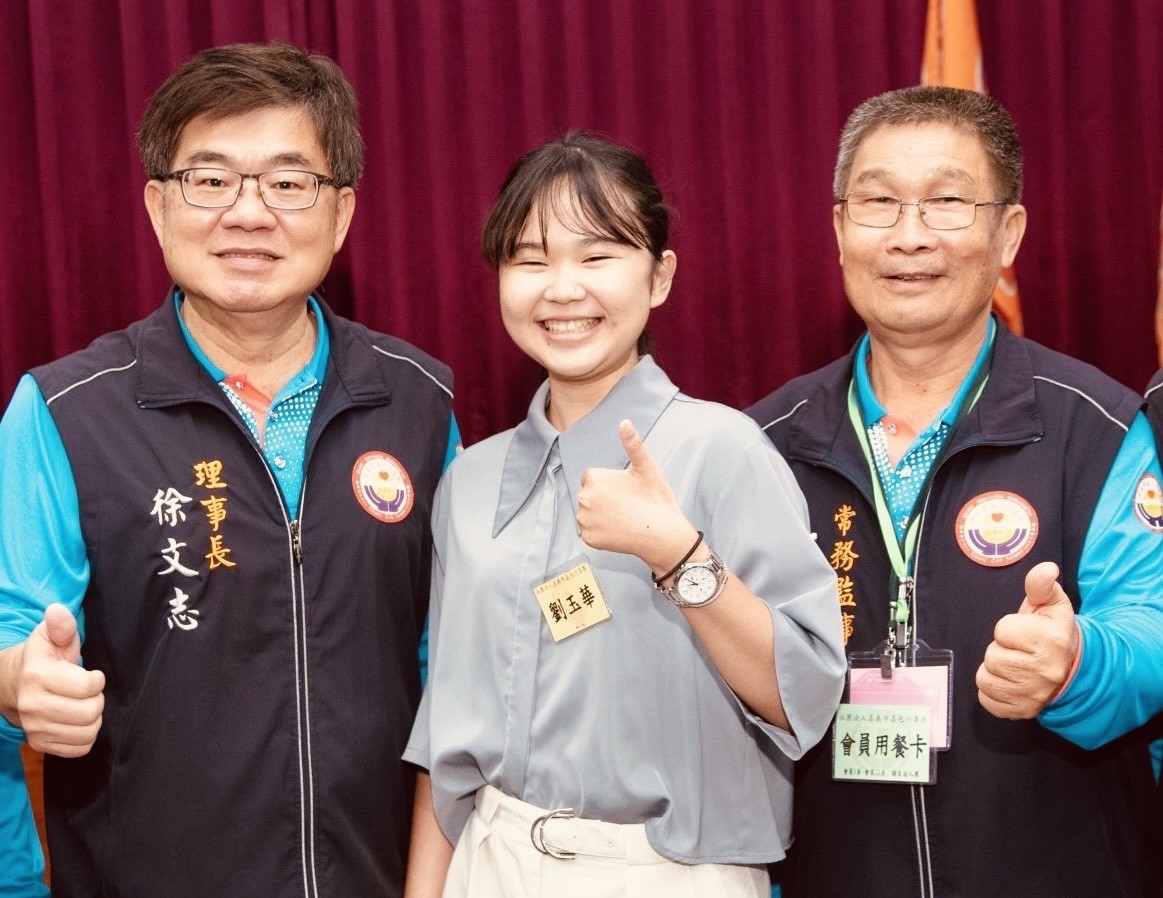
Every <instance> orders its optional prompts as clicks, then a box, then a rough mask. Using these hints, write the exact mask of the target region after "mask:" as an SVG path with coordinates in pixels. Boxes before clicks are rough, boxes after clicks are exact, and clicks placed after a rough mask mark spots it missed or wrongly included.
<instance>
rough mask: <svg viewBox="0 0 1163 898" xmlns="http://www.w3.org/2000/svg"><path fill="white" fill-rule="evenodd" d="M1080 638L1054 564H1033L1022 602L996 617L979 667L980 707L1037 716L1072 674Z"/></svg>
mask: <svg viewBox="0 0 1163 898" xmlns="http://www.w3.org/2000/svg"><path fill="white" fill-rule="evenodd" d="M1081 638H1082V637H1081V634H1080V633H1079V630H1078V624H1077V622H1076V621H1075V620H1074V607H1073V606H1072V605H1071V604H1070V598H1069V597H1068V596H1067V595H1066V593H1065V592H1064V591H1063V589H1062V587H1061V586H1060V585H1059V584H1058V566H1057V565H1056V564H1054V563H1053V562H1052V561H1044V562H1042V563H1041V564H1036V565H1034V567H1033V568H1031V569H1030V572H1029V573H1028V574H1026V597H1025V599H1024V600H1023V601H1022V605H1021V607H1020V608H1019V609H1018V611H1017V614H1007V615H1006V616H1005V617H1003V618H1002V619H1001V620H999V621H998V622H997V626H996V627H994V630H993V642H992V643H990V645H989V647H988V648H986V650H985V660H984V661H983V662H982V664H981V667H979V668H978V669H977V690H978V691H977V697H978V700H979V701H980V702H981V706H982V707H983V708H985V710H987V711H988V712H989V713H990V714H993V715H994V716H995V717H1004V718H1009V719H1012V720H1023V719H1027V718H1031V717H1034V716H1036V715H1037V714H1038V712H1039V711H1041V710H1042V708H1044V707H1045V706H1046V705H1047V704H1049V702H1050V701H1051V700H1052V699H1054V698H1056V697H1057V695H1058V693H1059V692H1060V691H1061V690H1062V687H1063V686H1064V685H1065V684H1066V682H1067V680H1068V679H1069V677H1070V676H1071V675H1072V673H1073V669H1074V663H1075V658H1076V656H1077V655H1078V652H1079V651H1080V643H1081Z"/></svg>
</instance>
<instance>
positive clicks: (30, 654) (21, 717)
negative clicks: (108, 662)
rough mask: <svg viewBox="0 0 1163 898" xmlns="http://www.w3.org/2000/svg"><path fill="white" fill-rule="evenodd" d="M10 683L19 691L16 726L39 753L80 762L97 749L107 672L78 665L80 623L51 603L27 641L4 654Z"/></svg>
mask: <svg viewBox="0 0 1163 898" xmlns="http://www.w3.org/2000/svg"><path fill="white" fill-rule="evenodd" d="M10 652H11V653H13V654H11V655H10V656H9V657H7V658H6V659H5V662H6V663H5V665H4V671H3V676H4V677H5V678H6V679H8V680H10V681H11V682H10V683H8V684H5V685H6V686H10V687H11V688H14V690H15V709H14V710H15V714H10V715H8V716H10V717H12V722H13V723H15V724H16V725H17V726H19V727H21V728H22V729H23V730H24V733H25V737H26V738H27V739H28V744H29V745H31V746H32V747H33V748H35V749H37V750H38V751H43V752H47V753H49V754H54V755H59V756H61V757H64V758H75V757H79V756H81V755H83V754H86V753H87V752H88V751H89V749H91V748H92V747H93V742H94V740H96V738H97V732H98V731H99V730H100V729H101V715H102V712H103V711H104V709H105V696H104V689H105V674H103V673H102V672H101V671H98V670H85V669H84V668H83V667H80V666H79V665H78V661H79V660H80V657H81V640H80V635H79V634H78V632H77V620H76V618H75V617H73V614H72V612H70V611H69V609H67V608H66V607H65V606H64V605H59V604H54V605H49V606H48V608H46V609H45V612H44V620H43V621H41V622H40V623H39V624H37V626H36V629H34V630H33V631H32V633H31V634H30V635H29V637H28V639H26V640H25V641H24V642H23V643H21V644H20V645H17V646H13V647H12V648H10V649H7V650H5V654H6V655H7V654H8V653H10Z"/></svg>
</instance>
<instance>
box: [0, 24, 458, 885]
mask: <svg viewBox="0 0 1163 898" xmlns="http://www.w3.org/2000/svg"><path fill="white" fill-rule="evenodd" d="M139 148H140V151H141V156H142V159H143V161H144V163H145V167H146V173H147V176H148V178H149V181H148V183H147V185H146V188H145V204H146V209H147V211H148V213H149V216H150V220H151V221H152V223H153V227H154V230H155V232H156V234H157V238H158V241H159V243H160V244H161V248H162V252H163V254H164V256H165V261H166V266H167V268H168V270H169V273H170V275H171V277H172V278H173V282H174V287H173V288H172V290H171V291H170V293H169V295H168V296H167V297H166V299H165V300H164V302H163V303H162V305H161V308H160V309H158V311H156V312H155V313H153V314H152V315H151V316H149V317H148V318H146V319H144V320H143V321H140V322H138V323H136V324H133V325H131V326H130V327H129V328H128V329H126V330H124V331H121V332H118V333H114V334H110V335H107V336H105V337H102V338H101V339H99V340H97V341H96V342H95V343H93V344H92V345H91V346H90V347H89V348H88V349H85V350H83V351H81V352H78V353H76V354H74V355H70V356H68V357H66V358H63V359H61V360H59V361H56V362H53V363H51V364H48V365H45V366H43V367H41V368H38V369H36V370H34V371H32V372H30V373H29V374H28V375H26V376H25V377H24V379H23V380H22V381H21V383H20V385H19V386H18V388H17V391H16V395H15V397H14V398H13V400H12V404H11V405H10V407H9V408H8V411H7V412H6V413H5V416H4V418H3V421H2V422H0V470H2V471H3V480H2V481H0V647H3V649H2V651H0V713H2V714H3V717H4V718H5V720H4V721H3V722H2V723H3V728H4V729H3V735H5V736H7V737H9V738H11V739H19V738H25V737H26V738H27V739H28V741H29V743H30V744H31V745H33V746H34V747H35V748H38V749H41V750H43V751H45V752H47V753H48V754H49V755H50V757H48V758H47V764H46V771H45V781H46V804H47V818H48V830H49V842H50V847H51V852H52V867H53V880H54V892H55V891H59V892H60V893H61V894H69V895H86V896H89V895H92V896H95V895H119V896H143V898H161V896H166V898H181V896H190V898H195V896H196V898H205V896H210V895H221V896H263V898H291V896H294V898H304V896H307V898H315V896H356V895H360V896H371V895H398V894H400V892H401V890H402V887H403V870H404V856H405V852H406V846H407V835H408V824H409V819H410V813H411V807H412V798H411V789H412V783H411V773H410V772H409V771H407V770H406V769H405V768H404V767H403V764H402V761H401V755H402V753H403V750H404V746H405V744H406V742H407V738H408V733H409V730H410V727H411V721H412V717H413V714H414V711H415V708H416V705H417V703H418V701H419V694H420V674H419V663H418V657H417V648H418V643H419V640H420V636H421V632H422V629H423V625H424V619H425V613H426V608H427V595H428V582H429V568H430V563H431V549H430V542H429V527H428V521H429V512H430V509H431V500H432V494H433V491H434V489H435V487H436V483H437V480H438V479H439V477H440V475H441V473H442V471H443V469H444V467H445V465H446V464H447V461H448V459H449V457H450V453H452V452H453V451H454V448H455V445H456V443H457V442H458V437H457V434H456V426H455V422H454V421H453V418H452V410H451V400H452V394H451V375H450V373H449V371H448V369H447V368H445V366H444V365H442V364H440V363H439V362H437V361H436V360H434V359H432V358H430V357H428V356H427V355H425V354H424V353H422V352H420V351H419V350H417V349H415V348H414V347H412V346H409V345H408V344H406V343H404V342H402V341H400V340H398V339H395V338H393V337H390V336H386V335H383V334H377V333H373V332H371V331H369V330H367V329H366V328H364V327H361V326H359V325H357V324H355V323H353V322H350V321H347V320H344V319H343V318H340V317H338V316H336V315H335V314H333V313H332V312H331V311H330V310H329V309H328V307H327V305H326V304H325V303H324V302H323V301H322V299H320V298H319V296H318V295H317V293H316V292H315V291H316V289H317V288H318V286H319V284H320V282H321V281H322V280H323V277H324V275H325V274H326V273H327V270H328V268H329V266H330V265H331V260H332V257H333V256H334V255H335V253H336V252H337V251H338V250H339V248H340V247H341V246H342V244H343V241H344V238H345V236H346V235H347V231H348V227H349V225H350V223H351V220H352V214H353V213H354V211H355V184H356V180H357V179H358V177H359V175H360V172H361V168H362V152H363V146H362V141H361V139H360V135H359V131H358V128H357V123H356V103H355V97H354V95H353V93H352V91H351V88H350V86H349V85H348V84H347V82H346V80H345V79H344V78H343V75H342V73H341V72H340V71H339V69H338V68H337V67H336V66H335V64H334V63H332V62H331V61H330V60H328V59H325V58H323V57H319V56H309V55H307V54H306V53H304V52H302V51H301V50H299V49H297V48H295V47H291V46H288V45H284V44H266V45H233V46H228V47H220V48H216V49H212V50H207V51H205V52H203V53H201V54H199V55H198V56H196V57H195V58H194V59H193V60H191V61H190V62H189V63H187V64H186V65H185V66H183V67H182V68H181V69H179V70H178V72H177V73H176V74H174V75H173V76H172V77H171V78H170V79H169V80H168V81H167V82H166V83H165V84H164V85H162V87H161V88H160V89H159V90H158V92H157V93H156V94H155V95H154V97H153V99H152V100H151V102H150V105H149V108H148V110H147V111H146V114H145V118H144V121H143V123H142V126H141V131H140V133H139ZM82 656H83V666H81V664H80V663H79V661H80V659H81V657H82ZM0 876H3V871H0ZM0 892H4V893H5V894H7V892H5V889H4V888H3V883H2V882H0Z"/></svg>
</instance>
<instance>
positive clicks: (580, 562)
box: [533, 557, 610, 642]
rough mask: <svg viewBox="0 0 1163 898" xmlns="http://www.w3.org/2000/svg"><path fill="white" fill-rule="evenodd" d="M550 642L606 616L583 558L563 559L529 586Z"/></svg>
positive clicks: (593, 577)
mask: <svg viewBox="0 0 1163 898" xmlns="http://www.w3.org/2000/svg"><path fill="white" fill-rule="evenodd" d="M533 593H534V595H536V596H537V603H538V604H539V605H540V606H541V613H542V614H543V615H545V622H546V623H547V624H549V634H550V635H551V636H552V637H553V641H554V642H561V641H562V640H563V639H565V638H566V637H568V636H573V635H574V634H575V633H580V632H581V631H582V630H588V629H589V628H590V627H592V626H593V625H594V624H600V623H601V622H602V621H604V620H609V619H610V609H609V608H608V607H606V600H605V598H604V597H603V596H602V589H601V587H600V586H598V578H597V577H596V576H595V575H594V569H593V568H592V567H590V563H589V562H588V561H586V560H585V558H584V557H583V558H581V559H574V560H573V561H570V562H567V563H566V564H565V565H564V566H563V567H562V568H559V569H558V570H557V571H555V572H553V573H551V574H550V575H549V576H548V577H547V578H546V579H545V580H543V581H542V582H541V583H540V584H539V585H537V586H534V587H533Z"/></svg>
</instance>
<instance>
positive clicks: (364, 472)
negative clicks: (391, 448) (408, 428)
mask: <svg viewBox="0 0 1163 898" xmlns="http://www.w3.org/2000/svg"><path fill="white" fill-rule="evenodd" d="M351 489H352V492H354V493H355V498H356V500H357V501H358V502H359V504H360V505H361V506H362V507H363V510H364V511H366V512H367V513H368V514H370V515H371V516H372V517H373V518H375V519H376V520H377V521H384V522H385V523H387V524H395V523H397V522H399V521H402V520H404V518H406V517H408V514H409V512H411V511H412V502H413V499H414V498H415V492H414V490H413V488H412V478H410V477H409V476H408V472H407V471H405V470H404V466H403V465H402V464H400V463H399V461H397V460H396V459H395V458H394V457H392V456H391V455H388V453H386V452H365V453H364V454H363V455H361V456H360V457H359V458H358V459H357V460H356V462H355V467H353V468H352V469H351Z"/></svg>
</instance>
